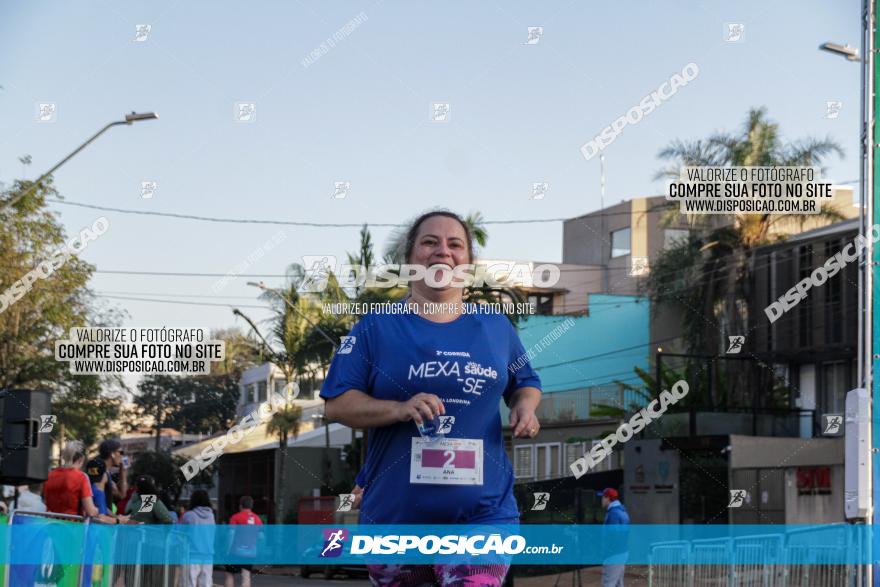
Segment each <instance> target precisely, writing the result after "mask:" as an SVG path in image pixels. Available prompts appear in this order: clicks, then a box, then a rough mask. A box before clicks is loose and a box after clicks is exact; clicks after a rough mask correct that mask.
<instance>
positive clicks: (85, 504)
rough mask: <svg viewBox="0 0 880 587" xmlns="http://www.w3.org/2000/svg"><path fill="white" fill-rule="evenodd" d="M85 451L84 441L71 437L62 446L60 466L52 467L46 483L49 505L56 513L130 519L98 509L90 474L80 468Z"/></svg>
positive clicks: (113, 521) (114, 520)
mask: <svg viewBox="0 0 880 587" xmlns="http://www.w3.org/2000/svg"><path fill="white" fill-rule="evenodd" d="M85 458H86V452H85V447H83V443H82V442H80V441H79V440H71V441H69V442H67V443H66V444H65V445H64V448H63V449H62V450H61V466H60V467H56V468H54V469H52V470H51V471H49V478H48V479H46V483H45V484H44V486H43V497H44V498H45V500H46V509H47V511H50V512H55V513H57V514H68V515H72V516H80V515H81V516H87V517H92V518H99V519H101V520H102V521H104V522H106V523H108V524H119V523H120V522H125V521H127V520H128V518H126V517H124V516H123V517H120V518H116V517H113V516H108V515H104V514H102V513H101V512H99V511H98V508H97V507H96V506H95V502H94V500H93V499H92V486H91V483H90V482H89V478H88V477H87V476H86V474H85V473H83V472H82V471H81V469H82V466H83V461H85Z"/></svg>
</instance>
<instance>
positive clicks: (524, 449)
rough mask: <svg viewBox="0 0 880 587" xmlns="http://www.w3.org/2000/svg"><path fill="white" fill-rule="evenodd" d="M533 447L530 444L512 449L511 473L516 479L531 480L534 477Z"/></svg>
mask: <svg viewBox="0 0 880 587" xmlns="http://www.w3.org/2000/svg"><path fill="white" fill-rule="evenodd" d="M534 449H535V447H534V446H533V445H531V444H529V445H525V446H514V447H513V471H514V475H516V478H517V479H532V478H534V476H535V459H534V458H533V456H534V455H533V453H534Z"/></svg>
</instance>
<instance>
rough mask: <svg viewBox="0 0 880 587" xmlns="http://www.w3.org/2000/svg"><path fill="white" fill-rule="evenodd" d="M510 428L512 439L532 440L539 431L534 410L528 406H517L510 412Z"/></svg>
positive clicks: (539, 425) (539, 427) (539, 424)
mask: <svg viewBox="0 0 880 587" xmlns="http://www.w3.org/2000/svg"><path fill="white" fill-rule="evenodd" d="M510 427H511V428H513V437H514V438H534V437H535V436H536V435H537V434H538V431H539V430H540V429H541V423H540V422H538V417H537V416H536V415H535V410H534V408H532V407H531V406H529V405H521V404H517V405H515V406H514V407H513V408H511V410H510Z"/></svg>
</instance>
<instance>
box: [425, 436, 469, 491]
mask: <svg viewBox="0 0 880 587" xmlns="http://www.w3.org/2000/svg"><path fill="white" fill-rule="evenodd" d="M409 482H410V483H430V484H432V485H482V484H483V440H482V439H479V438H477V439H474V438H438V439H436V440H430V439H428V438H420V437H415V438H413V439H412V455H411V457H410V467H409Z"/></svg>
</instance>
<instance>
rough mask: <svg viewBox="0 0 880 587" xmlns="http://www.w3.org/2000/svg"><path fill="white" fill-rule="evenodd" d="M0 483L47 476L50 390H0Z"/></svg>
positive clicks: (51, 423) (36, 480)
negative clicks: (1, 428) (0, 413)
mask: <svg viewBox="0 0 880 587" xmlns="http://www.w3.org/2000/svg"><path fill="white" fill-rule="evenodd" d="M0 411H2V415H0V422H2V423H3V430H2V431H0V482H2V483H4V484H6V485H24V484H26V483H39V482H41V481H45V480H46V478H47V476H48V475H49V453H50V449H51V447H52V440H51V437H50V435H49V432H51V431H52V427H53V426H54V425H55V417H54V416H53V415H52V398H51V393H50V392H49V391H46V390H42V389H33V390H31V389H10V390H5V391H3V392H0Z"/></svg>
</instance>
